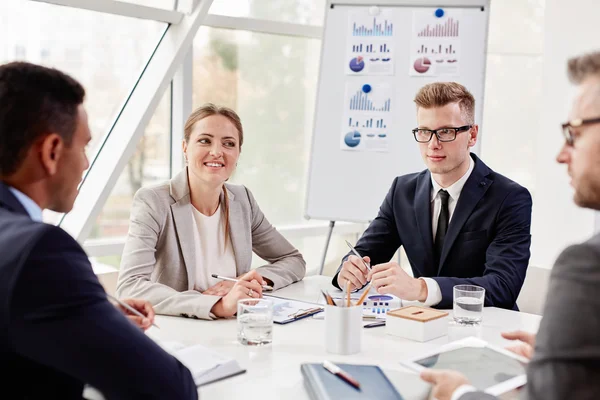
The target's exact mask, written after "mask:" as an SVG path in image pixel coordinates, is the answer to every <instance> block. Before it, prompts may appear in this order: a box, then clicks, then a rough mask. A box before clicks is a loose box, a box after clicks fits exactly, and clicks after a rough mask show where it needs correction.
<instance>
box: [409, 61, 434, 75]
mask: <svg viewBox="0 0 600 400" xmlns="http://www.w3.org/2000/svg"><path fill="white" fill-rule="evenodd" d="M413 66H414V68H415V71H417V72H418V73H420V74H424V73H425V72H427V71H429V68H431V61H430V60H429V58H427V57H419V58H417V59H416V60H415V63H414V64H413Z"/></svg>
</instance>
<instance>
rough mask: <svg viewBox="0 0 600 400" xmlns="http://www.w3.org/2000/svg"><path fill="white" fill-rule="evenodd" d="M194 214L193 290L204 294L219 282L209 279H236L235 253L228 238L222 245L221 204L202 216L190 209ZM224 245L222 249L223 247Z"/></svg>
mask: <svg viewBox="0 0 600 400" xmlns="http://www.w3.org/2000/svg"><path fill="white" fill-rule="evenodd" d="M192 210H193V211H192V212H193V214H194V225H195V226H196V229H195V230H194V243H195V250H196V284H195V286H194V289H195V290H198V291H200V292H203V291H205V290H206V289H208V288H209V287H211V286H213V285H216V284H217V283H218V282H219V281H220V280H219V279H215V278H213V277H212V276H211V275H212V274H218V275H222V276H226V277H229V278H235V277H236V271H237V269H236V265H235V254H234V252H233V246H232V244H231V237H229V238H227V242H225V227H224V225H223V218H224V214H225V212H224V211H222V209H221V205H220V204H219V207H218V208H217V211H216V212H215V213H214V214H213V215H211V216H206V215H204V214H202V213H201V212H200V211H198V210H196V208H195V207H193V206H192ZM225 244H226V246H225Z"/></svg>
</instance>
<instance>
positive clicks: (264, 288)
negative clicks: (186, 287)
mask: <svg viewBox="0 0 600 400" xmlns="http://www.w3.org/2000/svg"><path fill="white" fill-rule="evenodd" d="M211 276H212V277H213V278H215V279H221V280H223V281H229V282H237V281H239V279H234V278H228V277H226V276H221V275H217V274H212V275H211ZM261 286H262V288H263V290H266V291H267V292H272V291H273V288H272V287H271V286H269V285H261Z"/></svg>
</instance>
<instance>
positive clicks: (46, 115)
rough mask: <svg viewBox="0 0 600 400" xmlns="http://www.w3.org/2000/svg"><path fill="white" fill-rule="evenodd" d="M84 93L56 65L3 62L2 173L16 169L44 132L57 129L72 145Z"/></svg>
mask: <svg viewBox="0 0 600 400" xmlns="http://www.w3.org/2000/svg"><path fill="white" fill-rule="evenodd" d="M84 97H85V90H84V89H83V87H82V86H81V84H80V83H79V82H77V81H76V80H75V79H73V78H71V77H70V76H68V75H66V74H64V73H62V72H60V71H59V70H57V69H53V68H46V67H42V66H40V65H35V64H30V63H26V62H12V63H9V64H4V65H0V176H10V175H12V174H13V173H15V172H16V171H17V170H18V168H19V167H20V165H21V163H22V162H23V160H24V159H25V156H26V155H27V151H28V150H29V148H30V147H31V146H32V145H33V143H34V142H35V141H36V140H37V139H38V138H40V137H42V136H44V135H47V134H50V133H57V134H59V135H60V136H61V137H62V138H63V140H64V141H65V143H66V145H67V146H69V145H70V144H71V141H72V139H73V134H74V133H75V129H76V128H77V118H78V110H77V108H78V107H79V105H80V104H82V103H83V99H84Z"/></svg>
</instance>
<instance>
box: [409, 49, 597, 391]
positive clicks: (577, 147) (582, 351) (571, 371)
mask: <svg viewBox="0 0 600 400" xmlns="http://www.w3.org/2000/svg"><path fill="white" fill-rule="evenodd" d="M568 71H569V77H570V79H571V81H572V82H573V83H575V84H577V85H578V86H579V88H578V89H579V93H578V96H577V98H576V100H575V102H574V103H573V107H572V111H571V118H572V119H571V120H570V121H569V122H567V123H565V124H563V125H562V130H563V135H564V137H565V143H564V145H563V147H562V148H561V150H560V152H559V153H558V156H557V157H556V161H557V162H559V163H560V164H566V165H567V167H568V171H567V172H568V174H569V176H570V177H571V186H572V187H573V189H575V193H574V195H573V200H574V201H575V204H577V205H578V206H580V207H585V208H590V209H593V210H600V52H595V53H591V54H586V55H583V56H580V57H576V58H573V59H571V60H569V70H568ZM598 287H600V234H596V235H595V236H593V237H592V238H591V239H589V240H587V241H586V242H584V243H581V244H577V245H574V246H569V247H568V248H566V249H565V250H564V251H563V252H562V253H561V254H560V255H559V256H558V258H557V260H556V262H555V264H554V268H553V269H552V275H551V277H550V286H549V289H548V297H547V299H546V303H545V306H544V313H543V316H544V318H543V319H542V322H541V324H540V328H539V333H538V334H537V337H536V335H535V334H531V333H526V332H514V333H512V334H505V335H504V337H505V338H509V339H519V340H521V342H523V343H521V344H519V345H516V346H514V347H511V348H509V350H511V351H513V352H515V353H517V354H520V355H522V356H525V357H526V358H529V359H531V361H530V363H529V365H528V366H527V386H526V387H525V388H524V389H523V390H522V393H521V398H527V399H528V400H542V399H543V400H562V399H577V400H587V399H590V400H591V399H594V400H595V399H598V398H600V380H598V375H599V374H600V319H599V318H598V314H600V302H599V301H598V295H597V292H598ZM421 377H422V378H423V379H425V380H426V381H428V382H430V383H431V384H433V385H434V387H433V393H432V395H433V397H435V398H436V399H438V400H450V399H452V400H457V399H459V400H488V399H495V397H494V396H491V395H489V394H485V393H483V392H476V391H475V388H474V387H472V386H469V385H468V381H467V378H466V377H465V376H463V375H461V374H460V373H458V372H453V371H433V370H427V371H424V372H423V373H422V374H421Z"/></svg>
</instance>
